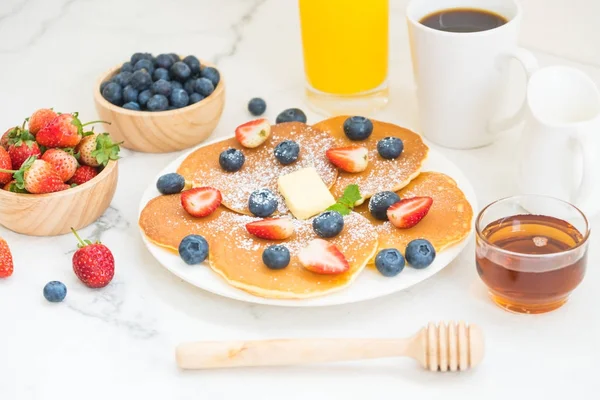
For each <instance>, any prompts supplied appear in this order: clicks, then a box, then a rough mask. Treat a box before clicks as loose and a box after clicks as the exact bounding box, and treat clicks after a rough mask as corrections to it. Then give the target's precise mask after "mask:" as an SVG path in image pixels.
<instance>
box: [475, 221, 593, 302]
mask: <svg viewBox="0 0 600 400" xmlns="http://www.w3.org/2000/svg"><path fill="white" fill-rule="evenodd" d="M482 236H483V237H484V238H486V240H487V242H488V243H491V244H493V246H490V245H489V244H488V243H485V241H484V240H482V239H481V238H479V237H478V238H477V254H476V261H477V272H478V273H479V276H480V277H481V279H482V280H483V282H484V283H485V284H486V285H487V286H488V288H489V290H490V293H491V295H492V297H493V300H494V301H495V302H496V303H497V304H498V305H500V306H501V307H503V308H506V309H508V310H511V311H516V312H525V313H542V312H547V311H551V310H553V309H556V308H558V307H560V306H561V305H562V304H563V303H564V302H565V301H566V300H567V298H568V295H569V293H571V291H573V290H574V289H575V288H576V287H577V286H578V285H579V284H580V283H581V281H582V280H583V277H584V274H585V268H586V261H587V250H586V249H582V251H569V250H571V249H574V248H576V247H578V246H579V245H580V244H581V243H582V242H583V240H584V237H583V235H582V234H581V233H580V232H579V231H578V230H577V229H576V228H575V227H574V226H573V225H571V224H569V223H568V222H566V221H563V220H561V219H558V218H553V217H548V216H543V215H514V216H511V217H506V218H502V219H499V220H497V221H494V222H492V223H490V224H489V225H487V226H486V227H485V228H484V229H483V231H482ZM494 246H497V247H499V248H501V249H503V250H507V251H509V252H513V253H506V252H502V251H499V250H498V249H497V248H495V247H494Z"/></svg>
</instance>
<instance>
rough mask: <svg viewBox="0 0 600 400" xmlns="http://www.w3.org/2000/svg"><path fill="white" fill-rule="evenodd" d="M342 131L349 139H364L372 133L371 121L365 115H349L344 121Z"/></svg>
mask: <svg viewBox="0 0 600 400" xmlns="http://www.w3.org/2000/svg"><path fill="white" fill-rule="evenodd" d="M344 133H345V134H346V136H347V137H348V139H350V140H365V139H367V138H368V137H369V136H371V133H373V123H372V122H371V120H370V119H368V118H365V117H358V116H354V117H350V118H347V119H346V120H345V121H344Z"/></svg>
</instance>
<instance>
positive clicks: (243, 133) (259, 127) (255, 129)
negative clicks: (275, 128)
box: [235, 118, 271, 148]
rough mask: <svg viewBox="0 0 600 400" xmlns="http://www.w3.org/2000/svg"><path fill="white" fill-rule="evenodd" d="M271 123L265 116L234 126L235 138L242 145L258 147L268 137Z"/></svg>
mask: <svg viewBox="0 0 600 400" xmlns="http://www.w3.org/2000/svg"><path fill="white" fill-rule="evenodd" d="M270 134H271V124H269V121H268V120H267V119H266V118H260V119H255V120H254V121H250V122H246V123H245V124H242V125H240V126H238V127H237V128H235V138H236V139H237V141H238V142H240V144H241V145H242V146H244V147H249V148H254V147H258V146H260V145H261V144H263V143H264V142H265V140H267V139H268V138H269V135H270Z"/></svg>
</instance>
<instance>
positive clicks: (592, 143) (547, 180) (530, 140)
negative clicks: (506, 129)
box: [517, 66, 600, 216]
mask: <svg viewBox="0 0 600 400" xmlns="http://www.w3.org/2000/svg"><path fill="white" fill-rule="evenodd" d="M527 105H528V108H527V113H526V122H525V126H524V128H523V133H522V136H521V141H520V143H519V146H518V151H519V152H518V168H517V182H518V186H519V190H520V191H521V193H530V194H541V195H546V196H553V197H556V198H559V199H561V200H564V201H568V202H570V203H571V204H574V205H575V206H577V207H578V208H580V209H581V210H582V211H583V212H584V213H586V214H587V215H588V216H592V215H594V214H596V213H598V211H600V159H599V158H598V157H600V92H599V91H598V88H597V87H596V85H595V83H594V82H593V81H592V80H591V79H590V78H589V77H588V76H587V75H586V74H584V73H583V72H581V71H579V70H577V69H574V68H570V67H565V66H551V67H545V68H541V69H539V70H538V71H536V72H535V73H534V74H533V75H532V76H531V79H530V80H529V84H528V87H527Z"/></svg>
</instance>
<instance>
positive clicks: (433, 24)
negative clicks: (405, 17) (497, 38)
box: [419, 8, 508, 33]
mask: <svg viewBox="0 0 600 400" xmlns="http://www.w3.org/2000/svg"><path fill="white" fill-rule="evenodd" d="M419 22H421V23H422V24H423V25H425V26H428V27H430V28H433V29H437V30H438V31H445V32H461V33H465V32H481V31H487V30H489V29H494V28H497V27H499V26H501V25H504V24H505V23H507V22H508V20H507V19H506V18H504V17H503V16H502V15H498V14H496V13H493V12H491V11H487V10H479V9H474V8H453V9H448V10H441V11H436V12H434V13H432V14H429V15H427V16H425V17H423V18H422V19H421V21H419Z"/></svg>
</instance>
